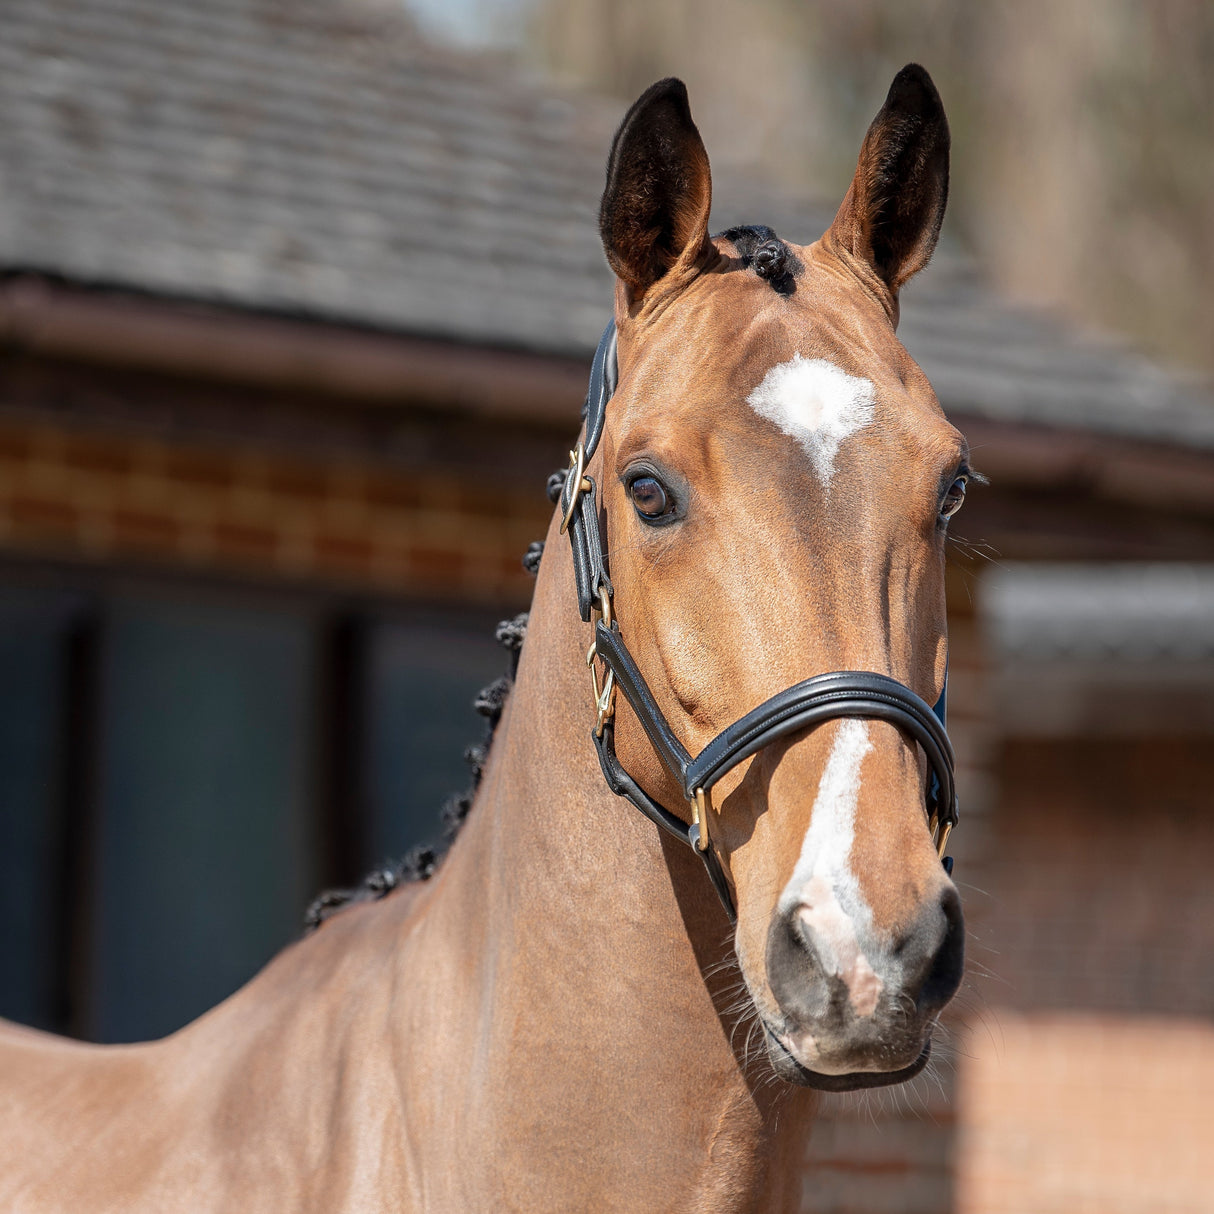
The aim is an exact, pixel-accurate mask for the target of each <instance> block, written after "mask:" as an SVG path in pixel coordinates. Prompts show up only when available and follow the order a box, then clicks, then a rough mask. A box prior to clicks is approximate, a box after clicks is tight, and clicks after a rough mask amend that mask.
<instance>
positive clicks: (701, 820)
mask: <svg viewBox="0 0 1214 1214" xmlns="http://www.w3.org/2000/svg"><path fill="white" fill-rule="evenodd" d="M691 824H692V826H696V827H698V828H699V835H698V836H697V838H696V850H697V851H707V850H708V804H707V796H706V794H705V792H704V790H703V789H702V788H697V789H696V791H695V797H694V798H693V799H692V802H691Z"/></svg>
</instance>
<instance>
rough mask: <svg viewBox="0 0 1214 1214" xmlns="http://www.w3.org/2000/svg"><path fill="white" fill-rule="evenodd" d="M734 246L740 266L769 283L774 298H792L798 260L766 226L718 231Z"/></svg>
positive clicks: (754, 225) (722, 237)
mask: <svg viewBox="0 0 1214 1214" xmlns="http://www.w3.org/2000/svg"><path fill="white" fill-rule="evenodd" d="M717 237H718V238H719V239H721V240H728V241H730V242H731V243H732V244H733V247H734V249H735V250H736V251H737V254H738V257H739V258H741V260H742V265H743V266H745V267H746V268H747V269H748V270H754V272H755V273H756V274H757V275H758V276H759V277H760V278H763V279H766V281H767V282H769V283H771V287H772V290H773V291H775V292H776V294H777V295H791V294H792V293H793V292H794V291H795V290H796V289H797V283H796V279H797V276H798V275H799V274H800V273H801V271H802V269H803V267H802V265H801V259H800V258H799V257H798V256H797V255H796V254H795V253H794V252H793V251H792V249H790V248H789V247H788V245H786V244H785V243H784V242H783V241H782V240H781V239H780V238H779V237H778V236H777V235H776V234H775V232H773V231H772V229H771V228H769V227H767V226H766V225H765V224H761V223H754V224H743V225H742V226H740V227H736V228H727V229H726V230H725V231H724V232H718V233H717Z"/></svg>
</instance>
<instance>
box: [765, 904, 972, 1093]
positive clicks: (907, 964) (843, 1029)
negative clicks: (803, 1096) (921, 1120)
mask: <svg viewBox="0 0 1214 1214" xmlns="http://www.w3.org/2000/svg"><path fill="white" fill-rule="evenodd" d="M873 935H874V933H872V932H870V931H865V930H864V929H863V928H862V927H859V926H857V925H856V924H855V923H854V922H853V921H852V920H851V919H850V918H849V917H848V916H847V915H846V913H845V912H844V911H843V910H842V909H841V908H840V907H839V906H838V904H837V901H835V900H834V898H833V896H832V897H824V896H823V895H822V891H818V890H814V889H812V888H810V889H807V890H806V891H805V894H804V898H803V899H801V900H797V901H795V902H793V903H792V904H791V905H787V906H783V907H781V908H779V909H777V911H776V913H775V914H774V916H773V918H772V922H771V926H770V928H769V930H768V937H767V957H766V963H767V984H768V986H769V988H770V990H771V994H772V996H773V997H774V999H775V1001H776V1004H777V1005H778V1008H779V1013H778V1015H777V1016H774V1017H771V1018H768V1017H764V1027H765V1029H766V1041H767V1048H768V1054H769V1057H770V1058H771V1062H772V1065H773V1067H774V1068H775V1070H776V1072H777V1074H779V1075H781V1076H782V1077H783V1078H785V1079H787V1080H789V1081H791V1082H793V1083H799V1084H803V1085H807V1086H810V1087H816V1088H822V1089H824V1090H827V1091H849V1090H851V1089H853V1088H861V1087H876V1086H881V1085H884V1084H893V1083H901V1082H903V1081H904V1080H906V1079H910V1078H911V1077H913V1076H914V1075H916V1074H918V1073H919V1071H921V1070H922V1069H923V1067H924V1066H925V1065H926V1063H927V1059H928V1055H929V1052H930V1048H931V1045H930V1039H931V1030H932V1026H933V1025H934V1024H935V1021H936V1017H937V1016H938V1015H939V1013H940V1011H941V1009H943V1007H944V1006H945V1004H947V1003H948V1001H949V1000H950V999H951V998H952V997H953V995H954V994H955V993H956V991H957V988H958V986H959V985H960V983H961V975H962V971H963V968H964V938H965V930H964V922H963V920H962V915H961V903H960V899H959V898H958V896H957V891H956V889H955V888H954V887H953V885H952V883H951V882H948V883H946V884H944V885H943V886H942V888H941V889H940V890H939V892H938V894H937V896H936V897H935V899H934V900H933V901H932V902H931V903H929V904H928V905H927V906H926V907H925V908H924V909H923V910H922V911H921V912H920V914H919V916H918V919H917V921H916V922H915V923H914V925H913V926H912V927H911V929H910V930H908V931H907V932H905V933H902V934H901V935H900V936H898V937H897V938H895V939H893V940H891V941H889V942H887V943H885V944H884V945H882V944H880V943H878V942H877V941H875V940H874V939H873Z"/></svg>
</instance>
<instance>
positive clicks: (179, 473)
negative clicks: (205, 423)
mask: <svg viewBox="0 0 1214 1214" xmlns="http://www.w3.org/2000/svg"><path fill="white" fill-rule="evenodd" d="M164 472H165V475H166V476H167V477H168V478H169V479H170V480H175V481H184V482H185V483H187V484H191V485H198V486H205V487H208V488H226V487H227V486H229V485H231V484H232V482H233V481H234V480H235V475H234V466H233V461H232V459H231V458H230V457H229V456H228V455H224V454H219V453H216V452H212V451H203V450H198V449H196V448H189V447H178V448H176V449H175V450H172V451H168V452H166V454H165V458H164Z"/></svg>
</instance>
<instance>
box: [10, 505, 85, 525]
mask: <svg viewBox="0 0 1214 1214" xmlns="http://www.w3.org/2000/svg"><path fill="white" fill-rule="evenodd" d="M8 509H9V516H10V518H11V519H12V520H13V523H14V525H15V527H16V529H17V530H18V531H20V530H22V529H28V530H30V531H35V532H41V533H46V532H58V533H62V532H65V531H74V530H75V529H76V527H77V525H78V524H79V522H80V517H81V515H80V511H79V510H78V509H77V508H76V507H75V506H74V505H72V504H71V503H70V502H65V501H63V500H61V499H54V498H39V497H29V496H18V497H14V498H13V499H12V500H11V501H10V502H9V508H8Z"/></svg>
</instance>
